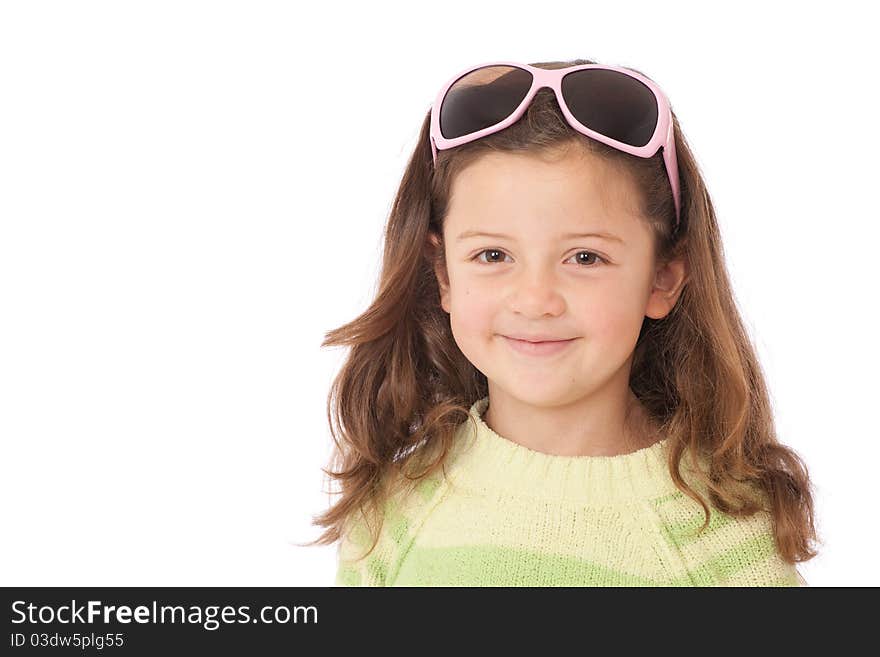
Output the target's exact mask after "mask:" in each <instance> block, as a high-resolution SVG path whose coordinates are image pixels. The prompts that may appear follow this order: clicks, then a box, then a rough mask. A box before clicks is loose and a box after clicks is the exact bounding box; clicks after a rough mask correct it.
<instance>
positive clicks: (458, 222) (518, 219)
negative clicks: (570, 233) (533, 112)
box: [446, 148, 638, 234]
mask: <svg viewBox="0 0 880 657" xmlns="http://www.w3.org/2000/svg"><path fill="white" fill-rule="evenodd" d="M637 207H638V203H637V190H636V188H635V186H634V184H633V182H632V181H631V179H630V178H629V176H627V175H625V174H624V173H623V172H621V171H620V170H619V168H618V167H615V166H614V165H612V164H611V163H609V162H607V161H604V160H601V159H599V158H598V157H597V156H595V155H592V154H589V153H587V152H585V151H584V150H583V149H582V148H571V149H569V150H568V151H564V152H562V153H560V152H554V153H549V154H544V155H536V154H521V153H507V152H495V151H493V152H489V153H486V154H484V155H481V156H480V157H479V158H477V159H476V160H475V161H474V162H472V163H470V164H469V165H468V166H467V167H465V168H464V169H462V170H461V171H460V172H458V174H457V175H456V176H455V178H454V179H453V181H452V186H451V188H450V199H449V206H448V214H447V218H446V227H447V228H448V229H449V230H450V231H452V230H458V231H460V230H465V229H472V228H475V227H476V226H474V223H475V222H476V223H477V224H479V227H480V228H486V229H489V228H490V227H495V228H498V227H499V226H502V225H503V226H505V227H506V228H508V229H511V230H512V229H513V228H512V227H513V226H522V227H523V228H528V227H529V226H530V225H533V224H535V223H537V224H539V225H543V226H548V225H553V226H558V227H559V228H560V229H561V230H569V229H572V230H573V229H585V230H586V229H606V230H608V231H611V232H617V233H618V234H619V233H622V232H625V231H626V230H627V227H628V226H629V225H630V224H633V223H635V222H637V218H638V216H637ZM456 234H457V233H456Z"/></svg>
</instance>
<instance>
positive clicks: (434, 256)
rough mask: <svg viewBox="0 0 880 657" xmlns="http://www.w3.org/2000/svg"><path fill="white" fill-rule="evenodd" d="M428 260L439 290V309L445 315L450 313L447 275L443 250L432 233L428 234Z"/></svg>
mask: <svg viewBox="0 0 880 657" xmlns="http://www.w3.org/2000/svg"><path fill="white" fill-rule="evenodd" d="M427 250H428V259H429V260H430V261H431V262H432V263H433V267H434V275H435V276H436V277H437V286H438V287H439V288H440V307H441V308H443V310H445V311H446V312H447V313H448V312H450V310H449V309H450V303H449V275H448V273H447V271H446V253H445V248H444V246H443V244H442V242H441V240H440V238H439V236H438V235H437V234H436V233H434V232H430V233H428V249H427Z"/></svg>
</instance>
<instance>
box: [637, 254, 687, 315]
mask: <svg viewBox="0 0 880 657" xmlns="http://www.w3.org/2000/svg"><path fill="white" fill-rule="evenodd" d="M686 282H687V263H686V262H685V260H684V259H683V258H682V259H677V260H671V261H670V262H667V263H665V264H663V265H660V266H659V267H657V270H656V272H655V274H654V286H653V288H652V289H651V296H650V297H648V305H647V307H646V308H645V315H647V316H648V317H650V318H651V319H662V318H663V317H666V315H668V314H669V311H671V310H672V308H673V307H674V306H675V302H676V301H678V297H679V296H680V295H681V291H682V290H683V289H684V284H685V283H686Z"/></svg>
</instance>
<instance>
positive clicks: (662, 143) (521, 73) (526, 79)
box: [431, 62, 681, 230]
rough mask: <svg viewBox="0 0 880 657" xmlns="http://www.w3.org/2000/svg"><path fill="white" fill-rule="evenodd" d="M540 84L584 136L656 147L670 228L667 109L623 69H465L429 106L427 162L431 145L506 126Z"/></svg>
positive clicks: (671, 155)
mask: <svg viewBox="0 0 880 657" xmlns="http://www.w3.org/2000/svg"><path fill="white" fill-rule="evenodd" d="M542 87H549V88H550V89H552V90H553V91H554V93H555V94H556V101H557V102H558V103H559V108H560V109H561V110H562V114H563V115H564V116H565V119H566V120H567V121H568V123H569V124H570V125H571V127H572V128H574V129H575V130H577V131H578V132H580V133H582V134H584V135H586V136H587V137H591V138H592V139H595V140H597V141H601V142H602V143H603V144H608V145H609V146H612V147H613V148H616V149H618V150H621V151H623V152H624V153H629V154H630V155H637V156H638V157H644V158H648V157H651V156H653V155H654V154H655V153H657V150H658V149H660V148H661V147H662V148H663V162H664V163H665V164H666V173H667V175H668V176H669V184H670V185H671V187H672V196H673V199H674V201H675V227H674V229H675V228H677V227H678V224H679V221H680V215H681V198H680V194H681V192H680V188H679V183H678V162H677V160H676V157H675V138H674V133H673V125H672V110H671V109H670V106H669V101H668V100H667V98H666V94H664V93H663V91H662V90H661V89H660V87H659V86H657V85H656V84H655V83H654V82H653V81H652V80H650V79H648V78H647V77H645V76H644V75H641V74H639V73H637V72H636V71H632V70H630V69H627V68H623V67H619V66H604V65H601V64H582V65H578V66H569V67H567V68H560V69H545V68H537V67H535V66H530V65H529V64H518V63H514V62H491V63H486V64H480V65H478V66H473V67H471V68H468V69H465V70H464V71H462V72H460V73H458V74H457V75H456V76H455V77H453V78H452V79H451V80H449V82H447V83H446V84H445V85H444V86H443V88H442V89H441V90H440V93H439V94H437V98H436V100H435V101H434V104H433V105H432V106H431V152H432V154H433V157H434V166H436V165H437V151H438V150H446V149H449V148H454V147H455V146H460V145H462V144H466V143H468V142H470V141H474V140H476V139H479V138H480V137H485V136H486V135H490V134H492V133H493V132H498V131H499V130H503V129H504V128H507V127H508V126H510V125H512V124H513V123H514V122H516V121H517V119H519V118H520V117H521V116H522V115H523V114H524V113H525V111H526V108H527V107H528V105H529V103H530V102H531V101H532V98H534V97H535V94H536V93H537V92H538V89H541V88H542ZM674 229H673V230H674Z"/></svg>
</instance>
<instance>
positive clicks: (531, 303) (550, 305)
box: [507, 269, 565, 318]
mask: <svg viewBox="0 0 880 657" xmlns="http://www.w3.org/2000/svg"><path fill="white" fill-rule="evenodd" d="M507 299H508V306H509V308H510V310H511V311H513V312H515V313H518V314H521V315H524V316H526V317H534V318H539V317H544V316H547V315H550V316H556V315H560V314H562V313H563V312H564V310H565V299H564V298H563V296H562V294H561V293H560V291H559V289H558V283H557V281H556V278H555V276H554V274H552V273H550V272H547V271H546V270H542V269H534V270H532V271H524V272H523V273H522V274H521V275H520V276H518V277H517V279H516V280H515V281H513V282H512V283H511V287H510V289H509V290H508V295H507Z"/></svg>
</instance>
